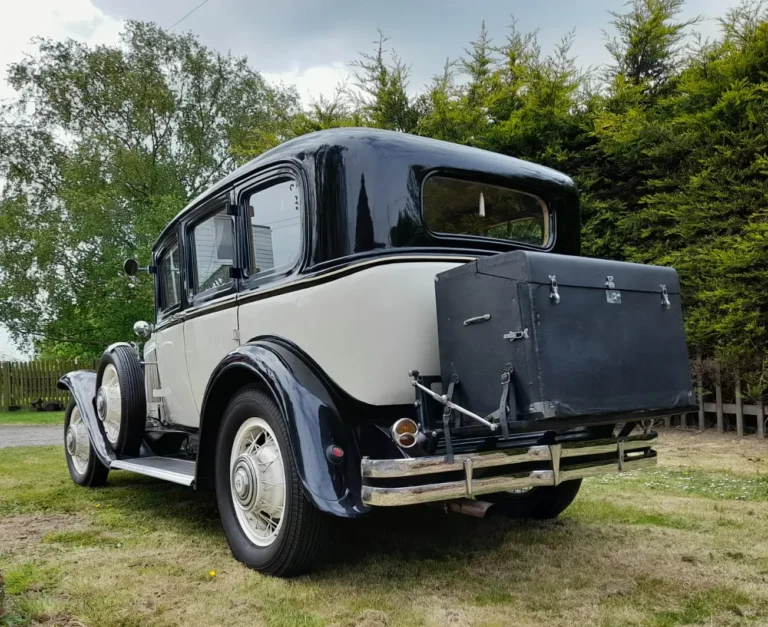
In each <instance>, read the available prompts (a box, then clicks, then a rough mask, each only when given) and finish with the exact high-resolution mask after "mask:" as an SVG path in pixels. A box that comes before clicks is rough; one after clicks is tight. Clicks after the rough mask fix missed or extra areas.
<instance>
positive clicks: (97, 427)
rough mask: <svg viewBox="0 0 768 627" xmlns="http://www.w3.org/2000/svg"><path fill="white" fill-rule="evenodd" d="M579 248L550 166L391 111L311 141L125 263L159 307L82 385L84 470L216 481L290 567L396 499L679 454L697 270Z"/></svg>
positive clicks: (538, 499) (613, 469)
mask: <svg viewBox="0 0 768 627" xmlns="http://www.w3.org/2000/svg"><path fill="white" fill-rule="evenodd" d="M579 252H580V215H579V202H578V196H577V192H576V189H575V186H574V184H573V182H572V181H571V180H570V179H569V178H568V177H567V176H565V175H563V174H560V173H558V172H555V171H553V170H550V169H548V168H545V167H540V166H537V165H534V164H531V163H527V162H524V161H520V160H518V159H514V158H511V157H506V156H502V155H498V154H495V153H491V152H487V151H483V150H479V149H475V148H469V147H465V146H458V145H454V144H450V143H446V142H441V141H435V140H430V139H424V138H419V137H415V136H411V135H407V134H402V133H394V132H387V131H379V130H370V129H336V130H328V131H321V132H318V133H314V134H310V135H306V136H303V137H300V138H298V139H294V140H292V141H289V142H286V143H284V144H283V145H281V146H279V147H277V148H275V149H273V150H271V151H269V152H267V153H265V154H263V155H261V156H260V157H258V158H256V159H254V160H253V161H251V162H250V163H248V164H247V165H245V166H243V167H241V168H240V169H238V170H237V171H235V172H233V173H232V174H231V175H229V176H227V177H226V178H224V179H223V180H222V181H220V182H219V183H217V184H215V185H214V186H212V187H211V188H210V189H209V190H207V191H206V192H205V193H204V194H202V195H201V196H200V197H198V198H197V199H195V200H194V201H193V202H192V203H190V204H189V206H187V207H186V208H185V209H184V210H183V211H181V213H179V214H178V215H177V216H176V217H175V218H174V219H173V220H172V221H171V223H170V224H169V225H168V226H167V228H166V229H165V230H164V231H163V232H162V234H161V235H160V237H159V239H158V240H157V244H156V246H155V248H154V251H153V255H152V260H151V263H150V264H149V265H148V266H147V267H146V268H139V267H138V264H137V262H136V261H134V260H128V261H127V262H126V272H127V273H128V274H129V275H132V276H133V275H136V274H137V273H138V272H139V271H140V270H143V271H146V272H148V273H149V275H151V276H152V277H154V284H155V297H156V321H155V323H154V324H149V323H147V322H141V321H140V322H137V323H136V325H135V327H134V330H135V332H136V334H137V335H139V336H140V337H141V338H143V339H144V343H143V348H141V349H140V345H139V344H129V343H118V344H114V345H112V346H109V347H108V348H107V349H106V351H105V352H104V354H103V356H102V358H101V361H100V363H99V367H98V370H97V371H96V372H92V371H77V372H72V373H69V374H67V375H65V376H64V377H63V378H62V379H61V381H60V386H61V387H63V388H67V389H69V390H70V391H71V394H72V401H71V402H70V404H69V407H68V408H67V412H66V422H65V438H66V447H65V448H66V459H67V464H68V466H69V472H70V474H71V477H72V479H73V481H74V482H75V483H77V484H79V485H83V486H100V485H103V484H104V483H105V482H106V479H107V474H108V472H109V471H110V470H114V469H122V470H129V471H132V472H136V473H140V474H144V475H149V476H151V477H156V478H159V479H164V480H167V481H171V482H175V483H180V484H183V485H187V486H193V487H195V488H197V489H212V490H214V491H215V494H216V499H217V504H218V509H219V512H220V515H221V521H222V524H223V527H224V531H225V533H226V537H227V540H228V542H229V545H230V547H231V549H232V552H233V554H234V556H235V558H237V559H238V560H240V561H242V562H244V563H245V564H247V565H248V566H250V567H253V568H255V569H258V570H260V571H262V572H266V573H271V574H275V575H284V576H287V575H292V574H296V573H300V572H304V571H306V570H307V569H308V568H310V567H311V565H312V563H313V561H314V560H315V558H316V556H317V555H318V550H319V549H320V548H321V547H322V546H323V545H325V544H326V542H325V541H324V534H325V533H326V532H327V530H328V526H329V524H330V523H331V521H332V520H333V519H334V517H342V518H357V517H361V516H365V515H368V514H369V513H371V512H372V511H374V510H375V509H376V508H380V507H387V506H403V505H413V504H419V503H429V502H436V503H440V504H442V505H443V507H444V508H445V509H446V511H456V512H462V513H469V514H474V515H478V516H481V515H483V514H484V513H485V512H486V511H487V510H488V509H489V508H492V509H491V512H494V511H496V512H497V513H499V514H506V515H510V516H516V517H523V518H553V517H556V516H558V514H560V512H562V511H563V510H564V509H565V508H566V507H568V505H569V504H570V503H571V502H572V501H573V499H574V497H575V496H576V493H577V492H578V490H579V486H580V484H581V480H582V478H584V477H590V476H594V475H602V474H605V473H618V472H622V471H628V470H634V469H639V468H645V467H647V466H652V465H653V464H655V463H656V451H655V450H654V443H655V442H656V434H655V433H654V432H653V431H651V429H650V425H651V423H652V420H651V419H652V418H654V417H660V416H667V415H671V414H678V413H682V412H684V411H690V410H691V409H692V407H691V406H692V398H693V396H692V388H691V380H690V375H689V370H688V354H687V350H686V345H685V338H684V332H683V322H682V310H681V302H680V288H679V283H678V278H677V274H676V272H675V271H674V270H673V269H671V268H661V267H652V266H641V265H636V264H629V263H620V262H614V261H604V260H597V259H588V258H584V257H580V256H579ZM127 280H128V279H127ZM131 280H139V279H137V278H135V277H134V278H132V279H131Z"/></svg>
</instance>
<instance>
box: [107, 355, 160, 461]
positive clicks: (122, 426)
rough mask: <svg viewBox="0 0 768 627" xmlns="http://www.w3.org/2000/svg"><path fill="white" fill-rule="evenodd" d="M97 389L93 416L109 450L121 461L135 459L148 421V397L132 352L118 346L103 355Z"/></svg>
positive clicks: (139, 368) (142, 376)
mask: <svg viewBox="0 0 768 627" xmlns="http://www.w3.org/2000/svg"><path fill="white" fill-rule="evenodd" d="M96 389H97V390H98V392H97V393H96V413H97V415H98V416H99V418H100V419H101V421H102V423H103V426H104V434H105V435H106V436H107V441H108V442H109V445H110V446H111V447H112V450H113V451H115V453H117V454H118V455H122V456H124V457H138V455H139V451H140V450H141V443H142V440H143V439H144V428H145V425H146V421H147V397H146V393H145V391H144V375H143V372H142V370H141V365H140V364H139V358H138V357H137V356H136V353H135V352H133V349H131V348H130V347H128V346H122V345H119V346H115V347H114V348H112V349H110V350H106V351H104V354H103V355H102V356H101V361H99V368H98V370H97V373H96Z"/></svg>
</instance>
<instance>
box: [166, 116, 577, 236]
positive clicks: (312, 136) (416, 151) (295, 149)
mask: <svg viewBox="0 0 768 627" xmlns="http://www.w3.org/2000/svg"><path fill="white" fill-rule="evenodd" d="M329 150H338V151H350V152H353V153H356V154H364V155H365V158H366V159H368V160H370V161H371V162H372V164H374V165H375V164H376V162H377V161H378V162H380V163H382V164H383V163H384V162H389V161H391V160H393V159H395V160H404V161H408V162H409V163H413V164H420V165H422V166H423V167H429V166H430V165H431V166H442V167H449V168H455V169H460V170H464V171H472V172H478V173H490V174H497V175H501V176H504V177H507V178H512V179H523V180H528V181H531V180H533V181H536V182H537V184H539V185H544V186H549V187H555V188H570V189H572V190H573V191H574V193H575V185H574V183H573V181H572V180H571V179H570V178H569V177H568V176H566V175H565V174H563V173H561V172H558V171H557V170H553V169H551V168H548V167H545V166H541V165H537V164H535V163H531V162H529V161H524V160H522V159H517V158H515V157H509V156H506V155H502V154H499V153H495V152H491V151H488V150H482V149H480V148H474V147H471V146H464V145H460V144H454V143H451V142H446V141H442V140H437V139H431V138H427V137H419V136H417V135H410V134H408V133H400V132H396V131H387V130H381V129H372V128H362V127H343V128H335V129H327V130H322V131H317V132H314V133H309V134H307V135H302V136H300V137H297V138H295V139H291V140H289V141H286V142H284V143H282V144H280V145H279V146H277V147H275V148H272V149H271V150H268V151H266V152H264V153H263V154H261V155H259V156H258V157H256V158H255V159H252V160H251V161H249V162H248V163H246V164H244V165H242V166H240V167H239V168H237V169H236V170H234V171H233V172H231V173H230V174H228V175H226V176H225V177H224V178H222V179H221V180H219V181H218V182H217V183H215V184H213V185H212V186H210V187H209V188H208V189H206V190H205V191H204V192H202V193H201V194H200V195H198V196H197V197H196V198H194V199H193V200H192V201H191V202H189V203H188V204H187V206H186V207H184V209H182V210H181V211H180V212H179V213H178V214H177V215H176V216H175V217H174V218H173V219H172V220H171V221H170V223H169V224H168V226H167V227H166V228H165V229H164V230H163V232H162V233H161V234H160V237H159V238H158V240H157V241H158V243H159V242H160V241H161V240H163V239H164V238H165V237H166V236H167V235H168V234H169V232H170V231H172V230H173V229H174V227H175V226H176V225H177V224H178V223H179V221H180V220H182V219H183V218H184V217H185V216H187V215H188V214H189V213H190V212H192V211H194V209H195V208H196V207H198V206H199V205H200V204H201V203H203V202H205V201H206V200H207V199H209V198H212V197H214V196H216V195H218V194H219V193H221V192H222V191H223V190H225V189H226V188H228V187H229V186H231V185H232V184H234V183H236V182H238V181H239V180H241V179H244V178H247V177H248V176H250V175H251V174H253V173H254V172H256V171H258V170H260V169H262V168H265V167H267V166H270V165H272V164H276V163H280V162H285V161H293V160H305V159H307V158H309V157H312V156H314V155H316V154H317V153H320V152H328V151H329ZM577 211H578V209H577ZM156 245H157V244H156Z"/></svg>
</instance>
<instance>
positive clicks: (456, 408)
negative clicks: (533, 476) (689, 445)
mask: <svg viewBox="0 0 768 627" xmlns="http://www.w3.org/2000/svg"><path fill="white" fill-rule="evenodd" d="M512 372H513V370H512V367H511V365H509V364H507V366H506V367H505V368H504V371H503V372H502V375H501V400H500V402H499V407H498V409H496V410H495V411H493V412H492V413H490V414H488V415H487V416H484V417H483V416H479V415H477V414H475V413H474V412H472V411H470V410H468V409H466V408H465V407H462V406H461V405H459V404H457V403H455V402H453V400H452V398H453V396H454V393H455V391H456V386H458V385H459V384H460V381H459V377H458V375H456V374H454V375H453V376H452V377H451V381H450V383H449V385H448V390H447V391H446V393H445V394H438V393H437V392H435V391H434V390H432V389H431V386H432V385H434V384H435V383H441V381H442V379H441V377H439V376H425V375H421V374H420V373H419V371H418V370H410V371H409V372H408V375H409V376H410V377H411V385H412V386H413V388H414V390H415V394H416V401H415V403H414V406H415V407H416V413H417V417H418V421H419V425H420V426H421V430H422V432H423V433H425V434H428V435H431V436H432V438H435V439H436V438H437V437H438V436H442V438H443V446H444V449H445V462H446V463H448V464H450V463H453V460H454V457H455V456H454V441H453V440H454V438H456V437H462V438H464V437H466V438H474V439H478V438H483V437H485V438H489V437H490V438H495V439H496V441H497V442H498V443H499V445H501V444H502V443H508V444H511V443H512V442H513V441H514V440H515V439H516V438H517V437H518V436H519V435H521V434H524V433H531V434H533V433H542V432H555V431H559V430H567V429H574V428H577V427H594V426H598V425H606V424H617V423H624V427H623V428H622V430H621V434H620V435H621V436H626V435H629V433H630V432H631V431H632V429H633V428H634V427H635V426H636V425H637V423H642V424H643V431H644V433H646V434H647V433H648V432H649V429H650V424H648V425H646V421H652V419H656V418H664V417H666V416H671V415H675V414H678V413H680V412H681V411H682V412H686V411H688V412H690V411H695V410H696V409H697V407H696V406H695V405H690V406H686V407H682V408H674V409H672V408H663V409H650V410H643V411H627V412H621V413H610V414H596V415H592V416H554V417H549V415H543V417H542V418H539V419H530V418H528V419H523V420H519V419H517V403H516V399H515V394H514V391H513V390H510V384H511V381H512ZM430 399H431V401H430ZM434 401H436V402H437V403H438V404H439V405H440V406H442V424H441V427H442V428H435V427H434V426H432V425H431V424H430V420H429V417H430V412H429V409H428V407H429V405H428V403H429V402H434Z"/></svg>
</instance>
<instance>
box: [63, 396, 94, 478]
mask: <svg viewBox="0 0 768 627" xmlns="http://www.w3.org/2000/svg"><path fill="white" fill-rule="evenodd" d="M65 444H66V447H67V453H68V454H69V457H70V459H71V460H72V464H73V465H74V467H75V470H77V472H79V473H80V474H82V475H84V474H85V473H86V471H87V470H88V459H89V457H90V455H91V442H90V440H89V439H88V429H87V428H86V426H85V423H84V422H83V416H82V415H81V414H80V408H79V407H77V406H76V407H75V408H74V409H73V410H72V415H71V417H70V419H69V427H68V428H67V434H66V439H65Z"/></svg>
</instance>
